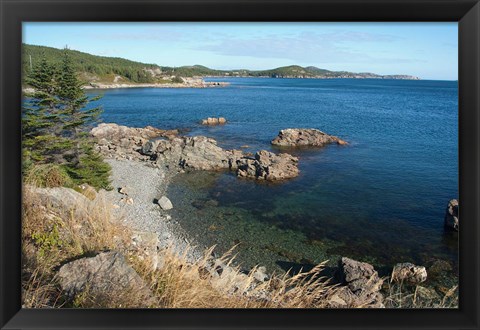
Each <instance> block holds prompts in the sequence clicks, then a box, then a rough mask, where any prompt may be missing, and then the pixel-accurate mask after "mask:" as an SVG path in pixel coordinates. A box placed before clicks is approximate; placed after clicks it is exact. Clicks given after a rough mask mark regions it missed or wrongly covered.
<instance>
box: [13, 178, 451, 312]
mask: <svg viewBox="0 0 480 330" xmlns="http://www.w3.org/2000/svg"><path fill="white" fill-rule="evenodd" d="M73 206H74V207H75V208H74V209H71V210H66V209H62V210H58V209H55V208H52V207H51V206H50V205H49V203H48V202H46V201H45V200H42V199H41V198H39V196H38V194H37V193H36V192H35V188H32V187H31V186H25V188H24V200H23V231H22V242H23V244H22V255H23V260H22V263H23V269H22V286H23V304H24V307H27V308H45V307H57V308H58V307H78V308H118V307H122V308H131V307H132V308H135V307H136V308H324V307H327V303H328V300H329V299H328V298H329V297H330V296H331V295H333V294H334V293H335V290H336V287H335V286H333V285H330V284H329V281H328V280H327V279H326V278H322V277H319V275H318V274H319V273H320V271H321V269H322V268H323V266H324V265H323V264H320V265H318V266H316V267H315V268H314V269H312V270H311V271H309V272H306V273H299V274H297V275H295V276H291V277H290V276H287V275H275V274H273V275H272V276H271V277H270V278H269V279H268V280H267V281H264V282H262V281H258V280H257V279H255V273H256V271H257V269H252V270H251V271H250V273H248V274H244V273H242V272H241V270H240V269H239V268H238V267H235V266H234V265H233V261H234V259H235V256H234V254H233V249H232V250H231V251H229V252H228V253H226V254H225V255H224V256H223V257H221V258H219V259H213V258H212V252H213V248H211V249H208V250H207V251H205V254H204V257H203V258H201V259H200V260H197V261H196V262H193V263H192V262H190V261H189V258H187V255H188V251H183V252H182V253H181V254H179V253H175V252H173V251H175V249H173V248H168V249H165V250H163V251H160V252H158V254H157V257H158V259H159V262H158V263H159V267H157V269H155V270H154V269H152V262H151V260H149V259H148V258H142V257H141V256H140V255H139V254H138V253H136V252H132V249H131V246H130V244H131V238H132V233H131V231H130V230H129V229H128V228H126V227H124V226H122V225H121V224H120V223H119V221H114V219H113V217H112V214H111V206H110V205H109V204H108V203H107V202H106V201H105V200H104V199H103V198H102V195H101V194H99V195H98V196H97V197H96V198H95V199H94V200H93V201H90V200H88V199H86V198H80V199H78V201H77V203H76V204H75V205H73ZM106 250H116V251H119V252H122V253H123V254H124V255H125V256H126V257H127V260H128V261H129V262H130V264H131V265H132V266H133V267H134V269H135V270H136V271H137V273H138V274H139V275H140V276H141V277H142V278H143V279H144V281H145V283H146V284H147V286H148V288H149V290H150V291H151V292H152V299H150V300H148V301H146V300H145V299H143V298H142V297H141V296H140V295H139V294H138V292H135V291H134V290H133V291H132V290H130V291H128V292H127V291H125V292H123V293H121V294H118V293H117V294H112V293H111V292H105V293H101V294H99V293H98V292H97V293H95V294H93V292H90V291H89V289H88V288H86V289H85V290H84V291H83V292H82V293H80V294H77V295H76V296H75V297H74V299H73V300H72V299H67V298H66V297H65V296H64V293H63V292H62V290H61V289H60V287H59V285H58V283H57V281H56V278H55V273H56V271H57V270H58V268H59V267H60V266H61V265H63V264H64V263H66V262H69V261H70V260H74V259H77V258H80V257H83V256H93V255H95V254H96V253H98V252H100V251H106ZM418 296H419V295H418V292H417V290H416V291H415V292H413V293H407V291H406V290H404V288H402V285H398V284H390V287H389V294H387V298H386V301H385V304H386V306H387V307H390V308H449V307H456V306H458V294H457V292H456V288H454V289H452V290H451V292H449V293H447V294H446V295H445V296H444V297H438V299H430V300H425V299H419V297H418Z"/></svg>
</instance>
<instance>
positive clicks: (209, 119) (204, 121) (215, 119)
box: [202, 117, 227, 125]
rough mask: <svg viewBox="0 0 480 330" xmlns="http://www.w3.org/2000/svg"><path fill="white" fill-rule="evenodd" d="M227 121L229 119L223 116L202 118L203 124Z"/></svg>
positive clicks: (216, 123) (218, 123)
mask: <svg viewBox="0 0 480 330" xmlns="http://www.w3.org/2000/svg"><path fill="white" fill-rule="evenodd" d="M226 122H227V120H226V119H225V118H223V117H218V118H212V117H208V118H206V119H202V125H223V124H225V123H226Z"/></svg>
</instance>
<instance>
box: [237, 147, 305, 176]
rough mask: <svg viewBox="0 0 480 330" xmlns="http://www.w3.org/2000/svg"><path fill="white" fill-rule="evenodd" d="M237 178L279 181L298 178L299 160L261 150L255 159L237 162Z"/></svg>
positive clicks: (246, 158) (244, 159)
mask: <svg viewBox="0 0 480 330" xmlns="http://www.w3.org/2000/svg"><path fill="white" fill-rule="evenodd" d="M236 163H237V176H239V177H247V178H254V179H257V180H267V181H278V180H285V179H291V178H294V177H296V176H298V173H299V170H298V158H296V157H293V156H291V155H289V154H285V153H283V154H278V155H276V154H274V153H272V152H268V151H266V150H260V151H259V152H257V153H256V154H255V157H253V158H252V157H243V158H241V159H239V160H237V161H236Z"/></svg>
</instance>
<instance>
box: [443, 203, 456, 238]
mask: <svg viewBox="0 0 480 330" xmlns="http://www.w3.org/2000/svg"><path fill="white" fill-rule="evenodd" d="M444 225H445V228H447V229H451V230H455V231H458V226H459V222H458V201H457V200H456V199H452V200H451V201H450V202H448V206H447V210H446V211H445V219H444Z"/></svg>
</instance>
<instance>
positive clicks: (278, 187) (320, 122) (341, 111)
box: [89, 78, 458, 283]
mask: <svg viewBox="0 0 480 330" xmlns="http://www.w3.org/2000/svg"><path fill="white" fill-rule="evenodd" d="M211 80H215V79H211ZM217 80H218V79H217ZM220 80H222V81H229V82H230V83H231V85H230V86H228V87H225V88H208V89H152V88H141V89H113V90H104V91H101V93H103V94H104V97H103V98H102V99H101V100H100V101H99V103H101V104H103V106H104V109H105V111H104V113H103V118H102V119H103V121H104V122H114V123H118V124H123V125H128V126H138V127H143V126H146V125H152V126H156V127H160V128H181V129H185V134H190V135H206V136H209V137H212V138H214V139H216V140H217V141H218V144H219V145H220V146H222V147H224V148H239V147H241V146H244V147H245V148H244V149H243V150H246V151H252V152H255V151H257V150H260V149H266V150H270V151H274V152H280V151H285V152H289V153H291V154H294V155H295V156H298V157H299V158H300V162H299V167H300V171H301V172H300V176H299V177H298V178H295V179H292V180H289V181H286V182H282V183H259V182H255V181H251V180H242V179H237V178H236V177H235V175H234V174H233V173H228V172H217V173H211V172H210V173H209V172H197V173H191V174H184V175H179V176H178V177H176V179H175V180H174V182H173V183H172V185H171V187H170V188H169V191H168V194H169V197H170V199H171V200H172V202H173V204H174V206H175V208H174V210H173V215H174V216H176V217H177V218H178V220H179V222H180V224H181V225H182V226H183V227H184V228H185V229H186V230H187V231H188V232H189V233H190V234H191V235H192V236H193V237H195V238H196V240H197V242H198V243H199V244H201V245H204V246H211V245H213V244H216V245H217V246H218V248H217V250H218V252H219V253H222V252H224V251H226V250H228V249H229V248H231V247H232V246H233V245H236V246H237V247H236V250H235V251H236V252H237V253H238V255H237V261H238V262H239V263H240V264H241V265H243V266H245V267H251V266H253V265H255V264H263V265H266V266H267V268H268V269H269V270H274V271H287V270H289V269H293V270H295V269H300V268H301V267H303V268H304V269H307V268H308V267H310V266H311V265H314V264H316V263H319V262H322V261H325V260H329V263H330V264H333V263H335V262H336V260H337V259H338V257H340V256H348V257H351V258H355V259H358V260H362V261H367V262H371V263H373V264H374V265H375V267H376V268H378V269H379V270H380V271H381V272H384V273H385V274H387V273H388V272H389V270H391V267H393V265H394V264H395V263H397V262H407V261H409V262H414V263H416V264H421V265H426V266H427V267H428V266H429V265H432V264H433V263H434V262H435V261H436V260H444V261H446V262H447V263H448V264H449V265H450V266H451V267H452V269H451V270H446V271H444V272H443V273H441V274H437V275H436V276H437V280H439V278H441V279H442V281H443V282H445V283H447V282H449V283H453V282H455V281H456V278H457V272H458V270H457V269H458V235H457V234H455V233H451V232H446V231H445V230H444V228H443V217H444V214H445V208H446V206H447V203H448V201H449V200H450V199H452V198H458V124H457V122H458V85H457V82H451V81H407V80H374V79H372V80H370V79H364V80H361V79H358V80H355V79H331V80H320V79H269V78H230V79H220ZM89 93H94V94H95V93H99V91H90V92H89ZM213 116H215V117H218V116H222V117H225V118H226V119H227V120H228V123H227V124H226V125H224V126H217V127H205V126H202V125H200V124H199V121H200V120H201V119H202V118H206V117H213ZM293 127H298V128H317V129H320V130H322V131H324V132H326V133H328V134H332V135H336V136H338V137H340V138H342V139H344V140H346V141H348V142H349V145H348V146H337V145H330V146H327V147H324V148H302V149H279V148H275V147H273V146H271V144H270V141H271V140H272V139H273V138H274V137H275V136H276V135H277V134H278V132H279V130H281V129H284V128H293ZM430 280H431V281H434V280H435V276H433V277H432V279H430Z"/></svg>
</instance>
